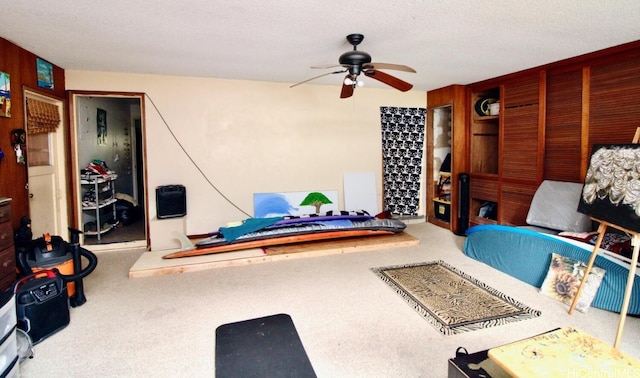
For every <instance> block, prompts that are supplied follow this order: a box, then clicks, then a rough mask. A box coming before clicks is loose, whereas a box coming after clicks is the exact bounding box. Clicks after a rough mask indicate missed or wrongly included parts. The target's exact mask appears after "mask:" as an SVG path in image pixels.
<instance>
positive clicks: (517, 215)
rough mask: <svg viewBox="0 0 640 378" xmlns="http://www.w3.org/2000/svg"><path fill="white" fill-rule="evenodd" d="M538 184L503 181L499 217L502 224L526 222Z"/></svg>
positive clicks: (522, 223)
mask: <svg viewBox="0 0 640 378" xmlns="http://www.w3.org/2000/svg"><path fill="white" fill-rule="evenodd" d="M537 188H538V185H523V184H515V183H502V185H501V191H500V204H499V205H498V206H499V214H500V218H499V219H498V221H499V223H501V224H510V225H516V226H521V225H525V224H526V219H527V213H528V212H529V207H530V205H531V200H532V199H533V195H534V194H535V192H536V189H537Z"/></svg>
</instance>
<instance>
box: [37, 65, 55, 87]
mask: <svg viewBox="0 0 640 378" xmlns="http://www.w3.org/2000/svg"><path fill="white" fill-rule="evenodd" d="M36 70H37V75H38V86H39V87H40V88H47V89H53V65H52V64H51V63H49V62H47V61H46V60H42V59H40V58H36Z"/></svg>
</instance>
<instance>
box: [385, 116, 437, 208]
mask: <svg viewBox="0 0 640 378" xmlns="http://www.w3.org/2000/svg"><path fill="white" fill-rule="evenodd" d="M380 121H381V125H382V159H383V160H382V165H383V190H384V193H383V200H384V208H385V210H386V211H389V212H391V213H392V214H394V215H404V216H416V215H418V209H419V207H420V184H421V182H422V178H421V173H422V155H423V150H424V136H425V121H426V109H425V108H399V107H380Z"/></svg>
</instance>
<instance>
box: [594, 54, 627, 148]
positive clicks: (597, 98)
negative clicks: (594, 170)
mask: <svg viewBox="0 0 640 378" xmlns="http://www.w3.org/2000/svg"><path fill="white" fill-rule="evenodd" d="M589 87H590V93H589V95H590V97H589V134H588V135H589V141H588V143H589V147H591V146H593V145H594V144H609V143H630V142H631V141H632V139H633V136H634V133H635V130H636V128H637V127H639V126H640V51H636V53H635V54H633V55H629V54H627V55H625V59H624V60H619V61H616V62H611V63H609V62H607V63H606V64H593V65H591V66H590V75H589Z"/></svg>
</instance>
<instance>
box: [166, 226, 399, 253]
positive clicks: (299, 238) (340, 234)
mask: <svg viewBox="0 0 640 378" xmlns="http://www.w3.org/2000/svg"><path fill="white" fill-rule="evenodd" d="M391 233H392V232H391V231H386V230H347V229H345V230H337V231H328V232H316V233H310V234H295V235H287V236H279V237H273V238H266V239H258V240H249V241H243V242H237V243H229V244H222V245H215V246H211V247H202V248H195V249H189V250H182V251H176V252H172V253H168V254H166V255H164V256H163V258H164V259H176V258H184V257H192V256H202V255H211V254H214V253H223V252H231V251H241V250H244V249H250V248H263V247H267V246H272V245H280V244H292V243H304V242H307V241H313V240H329V239H334V238H348V237H352V236H374V235H389V234H391Z"/></svg>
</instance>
